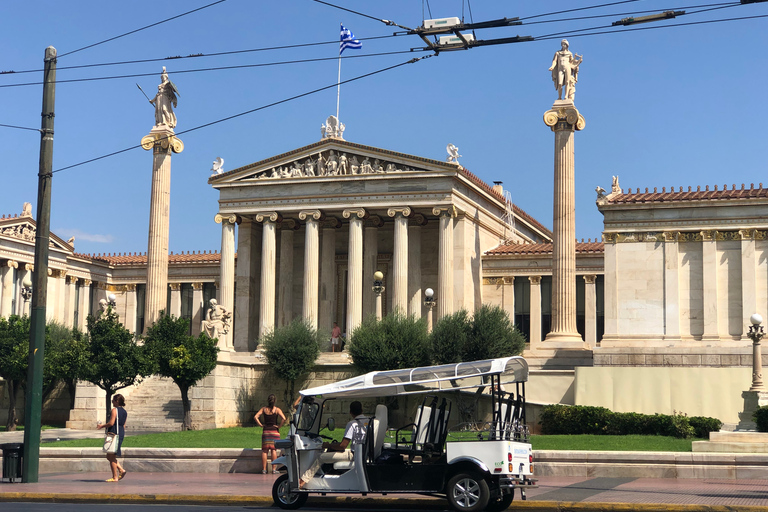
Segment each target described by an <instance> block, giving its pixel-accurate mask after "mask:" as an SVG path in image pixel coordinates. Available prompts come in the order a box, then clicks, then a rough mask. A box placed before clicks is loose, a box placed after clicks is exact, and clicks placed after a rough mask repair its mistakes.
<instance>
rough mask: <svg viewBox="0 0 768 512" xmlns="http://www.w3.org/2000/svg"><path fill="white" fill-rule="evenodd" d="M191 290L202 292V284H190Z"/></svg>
mask: <svg viewBox="0 0 768 512" xmlns="http://www.w3.org/2000/svg"><path fill="white" fill-rule="evenodd" d="M192 289H193V290H202V289H203V283H192Z"/></svg>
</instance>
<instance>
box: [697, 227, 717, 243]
mask: <svg viewBox="0 0 768 512" xmlns="http://www.w3.org/2000/svg"><path fill="white" fill-rule="evenodd" d="M716 236H717V231H714V230H710V229H707V230H704V231H702V232H701V240H702V241H704V242H714V241H715V237H716Z"/></svg>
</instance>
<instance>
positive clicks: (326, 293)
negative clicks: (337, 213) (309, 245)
mask: <svg viewBox="0 0 768 512" xmlns="http://www.w3.org/2000/svg"><path fill="white" fill-rule="evenodd" d="M340 227H341V221H340V220H339V219H337V218H336V217H329V218H327V219H325V220H324V221H323V236H322V247H321V249H320V250H321V252H322V257H321V258H320V313H319V319H318V329H319V330H320V332H323V333H326V334H328V335H329V336H330V333H331V328H332V326H333V322H335V321H336V322H338V321H339V319H338V318H336V231H337V230H338V229H339V228H340Z"/></svg>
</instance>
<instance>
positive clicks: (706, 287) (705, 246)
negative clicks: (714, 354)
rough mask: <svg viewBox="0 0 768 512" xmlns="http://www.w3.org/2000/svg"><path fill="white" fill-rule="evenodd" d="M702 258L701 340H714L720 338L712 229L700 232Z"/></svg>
mask: <svg viewBox="0 0 768 512" xmlns="http://www.w3.org/2000/svg"><path fill="white" fill-rule="evenodd" d="M701 239H702V240H701V258H702V265H701V267H702V273H701V274H702V275H701V280H702V283H703V284H702V287H703V290H702V291H703V296H702V305H703V309H704V311H703V317H704V333H703V335H702V337H701V341H716V340H719V339H720V329H719V326H718V319H717V267H718V264H717V241H716V240H715V232H714V231H702V232H701Z"/></svg>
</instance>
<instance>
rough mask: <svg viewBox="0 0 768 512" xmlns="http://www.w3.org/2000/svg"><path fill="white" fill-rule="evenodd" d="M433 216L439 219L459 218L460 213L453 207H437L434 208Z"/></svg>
mask: <svg viewBox="0 0 768 512" xmlns="http://www.w3.org/2000/svg"><path fill="white" fill-rule="evenodd" d="M432 215H437V216H438V217H445V216H448V217H451V218H453V217H456V216H458V212H457V211H456V207H455V206H453V205H452V204H451V205H447V206H435V207H434V208H432Z"/></svg>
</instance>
